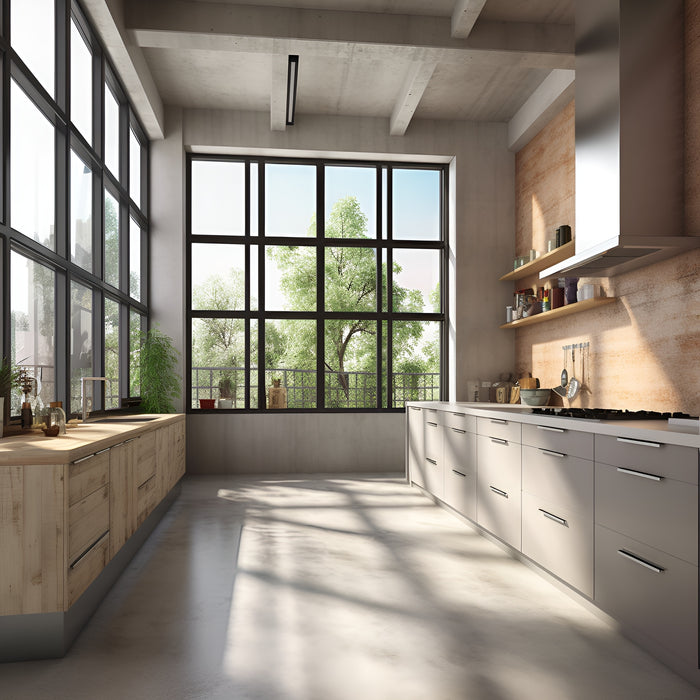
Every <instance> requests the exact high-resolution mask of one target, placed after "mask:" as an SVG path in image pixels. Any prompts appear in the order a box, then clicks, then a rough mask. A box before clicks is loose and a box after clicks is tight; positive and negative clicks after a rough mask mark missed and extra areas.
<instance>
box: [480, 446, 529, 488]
mask: <svg viewBox="0 0 700 700" xmlns="http://www.w3.org/2000/svg"><path fill="white" fill-rule="evenodd" d="M497 439H500V438H497ZM497 439H496V440H497ZM476 454H477V464H478V478H479V480H481V479H482V478H484V479H487V480H489V481H491V483H493V485H494V486H497V487H498V488H500V489H505V490H506V491H520V489H521V483H522V481H521V475H520V445H519V444H517V443H513V442H496V441H494V438H489V437H486V436H484V435H478V436H477V444H476Z"/></svg>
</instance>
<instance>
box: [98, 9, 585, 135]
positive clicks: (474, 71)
mask: <svg viewBox="0 0 700 700" xmlns="http://www.w3.org/2000/svg"><path fill="white" fill-rule="evenodd" d="M573 4H574V0H262V1H261V2H257V3H254V4H245V3H243V2H239V1H238V0H219V2H208V1H206V0H148V2H144V0H125V1H124V5H123V8H124V9H123V16H115V15H114V13H115V9H114V8H115V7H116V6H117V5H118V3H114V2H111V1H110V0H86V6H87V10H88V13H89V14H92V15H93V19H94V20H95V21H96V24H97V25H98V27H99V29H100V31H101V33H103V35H104V33H105V32H106V33H107V36H106V37H105V36H103V38H104V39H105V43H106V44H107V46H108V48H109V49H110V50H111V52H112V59H113V60H114V61H115V63H116V64H117V69H118V70H119V71H120V73H122V75H124V72H125V73H126V79H125V82H126V84H127V89H130V87H131V86H132V85H136V83H137V82H140V84H141V86H142V87H138V86H137V88H136V94H135V95H132V98H133V99H134V101H135V104H136V107H137V111H139V114H140V116H141V117H142V121H144V124H145V126H146V128H147V130H148V131H149V132H150V133H149V135H151V136H152V137H153V136H156V135H157V132H158V131H159V129H160V130H161V131H162V124H158V122H159V121H160V120H161V119H162V105H163V104H165V105H177V106H182V107H186V108H211V109H233V110H245V111H267V112H270V124H271V128H272V129H277V130H283V129H284V128H285V125H284V114H283V110H284V102H285V97H286V95H285V93H286V60H287V56H288V55H289V54H298V55H299V82H298V98H297V111H296V121H297V123H301V122H302V120H303V119H304V116H305V115H312V114H320V115H330V116H335V115H342V116H357V117H380V118H386V119H387V124H388V126H387V128H388V129H389V130H390V131H391V133H392V134H394V135H401V134H403V133H404V132H405V131H406V130H407V129H409V128H410V122H411V120H412V119H414V118H415V119H465V120H475V121H498V122H510V121H511V120H513V119H514V118H517V115H518V113H519V111H522V110H523V106H524V105H525V103H526V101H527V100H528V98H530V96H531V95H532V94H533V92H535V91H536V90H537V88H538V87H540V86H541V85H542V84H543V81H544V82H545V85H546V80H545V79H546V78H547V77H548V76H550V75H552V72H553V71H554V72H555V73H556V72H557V71H558V70H559V72H561V69H565V70H567V71H568V70H572V69H573V61H574V33H573V21H574V17H573V15H574V9H573ZM120 12H121V9H120ZM105 18H106V19H108V20H109V21H106V19H105ZM108 25H110V26H112V25H113V27H114V30H113V32H112V34H113V35H112V36H111V37H110V36H109V29H110V26H108ZM120 42H121V43H120ZM115 46H116V50H114V51H112V48H113V47H115ZM120 48H121V49H122V50H121V51H120ZM125 63H126V65H125ZM129 76H131V79H130V78H129ZM136 77H138V79H139V80H138V81H137V80H136ZM542 90H543V88H541V90H540V91H542ZM130 92H131V89H130ZM159 102H160V105H159V104H158V103H159ZM149 110H150V113H149ZM159 112H160V113H161V116H160V117H159ZM286 128H293V127H286Z"/></svg>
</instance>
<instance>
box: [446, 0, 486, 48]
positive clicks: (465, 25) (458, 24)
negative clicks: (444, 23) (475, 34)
mask: <svg viewBox="0 0 700 700" xmlns="http://www.w3.org/2000/svg"><path fill="white" fill-rule="evenodd" d="M485 4H486V0H457V3H456V4H455V9H454V10H453V12H452V36H454V37H458V38H461V39H466V38H467V37H468V36H469V35H470V34H471V31H472V29H473V28H474V24H475V23H476V20H477V19H479V15H480V14H481V11H482V10H483V9H484V5H485Z"/></svg>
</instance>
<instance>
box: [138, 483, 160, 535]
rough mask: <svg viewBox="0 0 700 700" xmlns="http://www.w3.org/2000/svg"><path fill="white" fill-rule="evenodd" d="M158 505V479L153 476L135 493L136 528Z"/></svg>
mask: <svg viewBox="0 0 700 700" xmlns="http://www.w3.org/2000/svg"><path fill="white" fill-rule="evenodd" d="M157 505H158V479H157V478H156V476H155V474H154V475H153V476H152V477H151V478H150V479H148V481H146V482H144V483H143V484H141V486H139V487H138V490H137V493H136V526H137V527H138V526H140V525H141V523H143V521H144V520H145V519H146V518H147V517H148V516H149V515H150V514H151V513H152V512H153V509H154V508H155V507H156V506H157Z"/></svg>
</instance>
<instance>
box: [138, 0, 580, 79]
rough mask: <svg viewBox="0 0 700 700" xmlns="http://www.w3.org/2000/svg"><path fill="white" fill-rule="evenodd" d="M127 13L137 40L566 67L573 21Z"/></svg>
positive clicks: (268, 11)
mask: <svg viewBox="0 0 700 700" xmlns="http://www.w3.org/2000/svg"><path fill="white" fill-rule="evenodd" d="M126 20H127V24H128V27H129V29H130V31H131V34H132V35H133V36H134V38H135V40H136V41H137V42H138V44H139V45H140V46H141V47H144V48H169V49H180V50H188V49H189V50H208V51H243V52H249V53H272V44H273V43H274V42H275V41H285V40H286V41H287V42H288V44H289V47H290V51H289V52H290V53H298V54H300V55H301V54H303V53H308V54H310V55H317V56H334V57H343V56H347V57H348V58H350V57H351V56H352V57H355V58H362V56H363V55H365V56H366V57H367V59H368V60H381V59H382V58H405V59H406V60H409V61H410V60H412V57H413V55H414V54H415V51H416V47H418V48H419V49H420V50H421V51H422V53H423V55H424V56H425V58H426V60H429V61H434V62H438V63H439V62H448V63H465V62H466V63H473V64H474V65H490V66H503V67H507V66H519V67H529V68H548V69H554V68H573V67H574V31H573V27H568V26H567V27H562V26H560V25H548V24H528V23H524V22H480V23H479V24H478V25H477V26H475V27H474V28H473V29H472V31H471V33H470V35H469V38H468V39H459V38H453V37H452V36H451V31H452V30H451V20H450V18H448V17H423V16H415V15H389V14H378V13H369V12H340V11H327V12H326V11H315V10H299V9H288V8H281V7H267V6H258V7H252V6H244V5H232V4H224V3H208V2H192V1H189V0H172V1H171V0H151V1H150V2H148V3H144V2H137V1H132V2H130V3H129V4H128V5H127V13H126Z"/></svg>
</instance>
